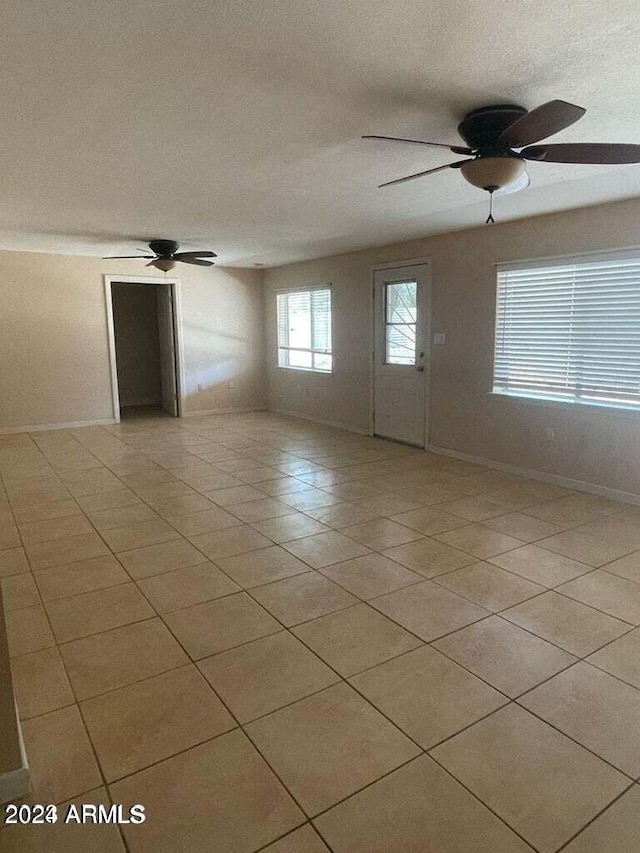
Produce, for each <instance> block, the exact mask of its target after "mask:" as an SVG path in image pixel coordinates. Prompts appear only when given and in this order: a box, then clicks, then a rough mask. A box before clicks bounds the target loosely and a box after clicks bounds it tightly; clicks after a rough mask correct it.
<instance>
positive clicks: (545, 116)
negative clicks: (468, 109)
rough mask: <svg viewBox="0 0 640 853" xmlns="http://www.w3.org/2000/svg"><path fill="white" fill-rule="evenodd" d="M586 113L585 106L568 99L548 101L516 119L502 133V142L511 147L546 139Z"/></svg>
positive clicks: (520, 146)
mask: <svg viewBox="0 0 640 853" xmlns="http://www.w3.org/2000/svg"><path fill="white" fill-rule="evenodd" d="M585 113H586V110H585V109H584V107H577V106H576V105H575V104H569V103H567V101H548V102H547V103H546V104H542V106H541V107H536V109H535V110H531V112H529V113H527V114H526V115H524V116H522V118H519V119H517V121H514V123H513V124H511V125H509V127H508V128H507V129H506V130H503V131H502V133H501V134H500V140H499V141H500V142H501V143H502V144H503V145H508V146H509V148H522V146H523V145H531V143H532V142H538V140H540V139H546V138H547V136H551V135H552V134H554V133H557V132H558V131H559V130H564V128H565V127H569V125H571V124H574V123H575V122H576V121H578V119H579V118H582V116H583V115H584V114H585Z"/></svg>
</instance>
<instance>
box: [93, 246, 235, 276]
mask: <svg viewBox="0 0 640 853" xmlns="http://www.w3.org/2000/svg"><path fill="white" fill-rule="evenodd" d="M149 248H150V249H151V251H152V252H153V254H152V255H113V256H111V257H109V258H103V259H102V260H103V261H111V260H117V259H123V258H143V259H144V260H149V261H150V262H149V263H148V264H147V266H148V267H155V268H156V269H159V270H162V271H163V272H169V270H172V269H173V268H174V267H175V265H176V262H178V261H179V262H180V263H183V264H194V265H195V266H199V267H212V266H213V261H205V260H203V258H217V257H218V256H217V255H216V253H215V252H208V251H207V252H205V251H201V252H179V251H178V249H179V248H180V244H179V243H176V241H175V240H152V241H151V242H150V243H149ZM140 251H141V252H143V251H144V249H140Z"/></svg>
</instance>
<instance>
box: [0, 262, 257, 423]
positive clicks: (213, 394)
mask: <svg viewBox="0 0 640 853" xmlns="http://www.w3.org/2000/svg"><path fill="white" fill-rule="evenodd" d="M148 273H149V271H148V270H145V267H144V266H143V265H142V262H140V261H138V262H136V261H103V260H100V259H99V258H86V257H78V256H71V255H51V254H41V253H35V252H0V430H5V431H6V430H10V429H16V428H19V427H24V426H40V425H50V424H62V423H75V422H82V421H95V420H108V419H111V418H112V417H113V406H112V398H111V374H110V368H109V349H108V337H107V323H106V311H105V295H104V283H103V275H104V274H111V275H123V276H126V275H130V276H140V275H146V274H148ZM174 275H175V276H176V277H178V278H179V279H180V283H181V294H182V325H183V328H182V332H183V339H184V373H185V386H186V387H185V391H186V401H185V412H197V411H204V410H210V409H237V408H243V409H245V408H248V409H251V408H261V407H262V405H263V398H262V387H263V340H262V294H261V286H260V283H261V278H262V274H261V272H259V271H256V270H240V269H237V270H236V269H223V268H220V267H211V268H207V269H200V268H198V267H195V266H187V265H179V266H178V267H177V268H176V270H175V271H174Z"/></svg>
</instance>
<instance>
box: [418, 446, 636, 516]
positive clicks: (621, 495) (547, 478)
mask: <svg viewBox="0 0 640 853" xmlns="http://www.w3.org/2000/svg"><path fill="white" fill-rule="evenodd" d="M425 450H428V451H430V452H431V453H438V454H440V455H441V456H452V457H453V458H454V459H462V460H463V461H465V462H473V463H475V464H476V465H484V467H485V468H495V469H496V470H497V471H505V472H506V473H508V474H518V475H519V476H521V477H530V478H531V479H532V480H541V481H542V482H543V483H552V484H553V485H554V486H563V487H564V488H565V489H573V490H574V491H576V492H588V493H589V494H592V495H599V496H600V497H603V498H609V499H610V500H613V501H622V502H623V503H628V504H636V505H638V506H640V494H636V493H635V492H623V491H622V490H621V489H612V488H610V487H609V486H599V485H598V484H597V483H588V482H587V481H586V480H572V479H571V478H570V477H562V476H560V475H559V474H547V473H545V472H544V471H532V470H530V469H529V468H520V467H519V466H518V465H510V464H509V463H507V462H496V460H495V459H484V458H483V457H482V456H473V455H472V454H471V453H462V452H461V451H459V450H450V449H449V448H448V447H437V446H436V445H434V444H428V445H427V446H426V447H425Z"/></svg>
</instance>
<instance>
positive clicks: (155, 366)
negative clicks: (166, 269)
mask: <svg viewBox="0 0 640 853" xmlns="http://www.w3.org/2000/svg"><path fill="white" fill-rule="evenodd" d="M105 296H106V302H107V323H108V328H109V348H110V356H111V384H112V391H113V414H114V419H115V420H116V422H120V420H121V419H123V418H127V417H144V416H145V415H159V414H162V413H165V414H166V415H167V416H172V417H180V415H181V382H180V347H179V323H178V308H179V302H178V282H177V281H176V280H169V281H167V280H166V279H154V278H125V277H123V278H114V277H113V276H106V277H105Z"/></svg>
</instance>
